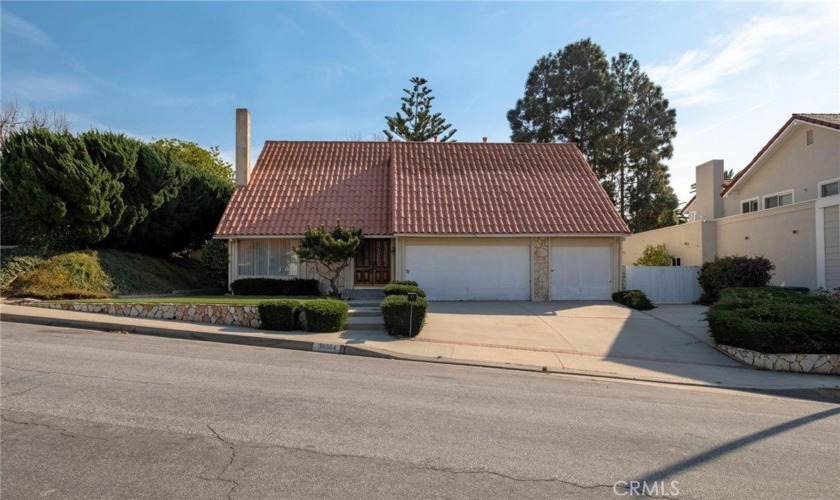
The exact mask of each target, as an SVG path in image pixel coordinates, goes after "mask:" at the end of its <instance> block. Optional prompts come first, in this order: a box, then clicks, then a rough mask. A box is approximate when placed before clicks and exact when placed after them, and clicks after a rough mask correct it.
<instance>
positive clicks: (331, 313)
mask: <svg viewBox="0 0 840 500" xmlns="http://www.w3.org/2000/svg"><path fill="white" fill-rule="evenodd" d="M348 309H350V308H349V307H348V306H347V302H342V301H340V300H330V299H316V300H307V301H305V302H303V304H301V306H300V311H301V312H302V313H303V314H304V315H305V316H306V331H308V332H338V331H341V330H343V329H344V325H345V323H347V310H348Z"/></svg>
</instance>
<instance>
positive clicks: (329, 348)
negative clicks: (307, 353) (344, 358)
mask: <svg viewBox="0 0 840 500" xmlns="http://www.w3.org/2000/svg"><path fill="white" fill-rule="evenodd" d="M312 350H313V351H317V352H331V353H334V354H341V344H325V343H323V342H315V343H314V344H312Z"/></svg>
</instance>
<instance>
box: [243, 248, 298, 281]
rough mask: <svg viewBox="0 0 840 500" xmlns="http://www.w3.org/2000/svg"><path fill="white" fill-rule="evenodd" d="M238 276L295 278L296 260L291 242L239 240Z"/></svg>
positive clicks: (296, 270) (296, 271) (296, 273)
mask: <svg viewBox="0 0 840 500" xmlns="http://www.w3.org/2000/svg"><path fill="white" fill-rule="evenodd" d="M236 269H237V273H238V274H239V276H278V277H297V275H298V258H297V254H295V245H294V242H293V241H292V240H281V239H277V240H270V239H264V240H240V241H239V246H238V249H237V268H236Z"/></svg>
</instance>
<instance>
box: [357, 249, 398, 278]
mask: <svg viewBox="0 0 840 500" xmlns="http://www.w3.org/2000/svg"><path fill="white" fill-rule="evenodd" d="M355 269H356V272H355V274H354V284H355V285H385V284H387V283H388V282H389V281H391V240H388V239H366V240H364V241H363V242H362V247H361V248H360V249H359V253H358V254H356V262H355Z"/></svg>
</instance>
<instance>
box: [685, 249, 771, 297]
mask: <svg viewBox="0 0 840 500" xmlns="http://www.w3.org/2000/svg"><path fill="white" fill-rule="evenodd" d="M774 269H776V266H775V265H774V264H773V263H772V262H770V261H769V260H767V259H765V258H764V257H746V256H738V255H734V256H729V257H716V258H715V260H713V261H711V262H706V263H705V264H703V267H701V268H700V274H699V275H698V277H697V278H698V279H699V280H700V287H701V288H702V289H703V295H701V296H700V302H701V303H703V304H712V303H714V302H715V301H717V300H718V297H719V295H720V291H721V290H723V289H724V288H735V287H764V286H767V284H768V283H770V278H771V274H770V273H771V271H773V270H774Z"/></svg>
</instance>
